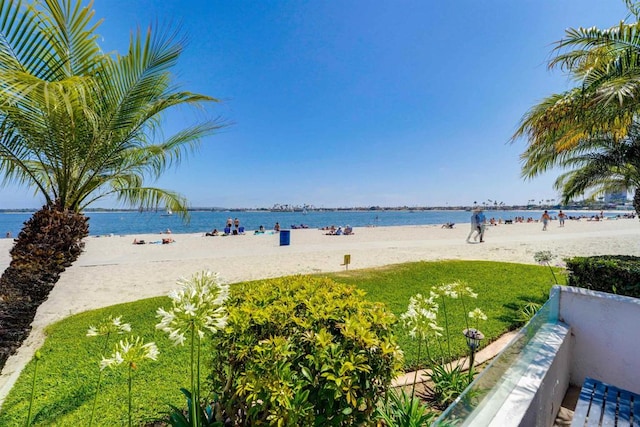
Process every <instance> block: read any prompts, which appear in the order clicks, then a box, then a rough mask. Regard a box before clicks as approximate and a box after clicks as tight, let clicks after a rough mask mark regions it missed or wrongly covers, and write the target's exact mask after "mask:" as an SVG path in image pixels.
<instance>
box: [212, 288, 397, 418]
mask: <svg viewBox="0 0 640 427" xmlns="http://www.w3.org/2000/svg"><path fill="white" fill-rule="evenodd" d="M227 309H228V311H229V318H228V324H227V327H226V329H225V331H224V333H219V334H216V335H215V337H214V341H213V348H214V349H215V350H214V353H215V356H217V357H214V364H213V376H212V380H213V384H214V392H215V394H216V395H217V396H218V399H219V400H218V402H219V404H220V405H221V406H223V407H224V412H225V413H226V414H227V416H228V417H231V418H235V417H236V416H237V415H238V414H241V416H240V418H241V419H240V420H237V419H236V420H233V421H235V422H238V421H241V422H243V423H245V424H246V425H278V426H349V425H363V424H371V422H372V419H373V416H374V411H375V408H376V405H377V403H378V401H379V399H380V398H381V397H382V396H383V394H384V392H385V391H386V389H387V387H388V386H389V384H390V382H391V380H392V379H393V378H394V377H395V376H396V375H397V374H398V373H399V370H400V368H401V367H402V353H401V351H400V350H399V348H398V346H397V344H396V342H395V339H394V337H393V332H392V326H393V324H394V323H395V322H396V320H395V316H394V315H393V314H392V313H391V312H389V311H387V310H386V309H385V308H384V306H383V305H382V304H380V303H372V302H369V301H366V300H365V299H364V292H363V291H362V290H358V289H356V288H354V287H351V286H347V285H343V284H339V283H337V282H334V281H333V280H331V279H328V278H314V277H305V276H294V277H285V278H281V279H272V280H268V281H260V282H254V283H250V284H246V285H244V286H243V287H242V289H236V290H235V292H233V294H232V296H231V298H230V300H229V301H228V303H227Z"/></svg>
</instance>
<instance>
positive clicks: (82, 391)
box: [32, 386, 95, 425]
mask: <svg viewBox="0 0 640 427" xmlns="http://www.w3.org/2000/svg"><path fill="white" fill-rule="evenodd" d="M94 393H95V388H93V387H91V386H83V387H81V388H78V389H75V390H72V392H71V393H70V394H67V395H66V396H63V397H62V398H61V399H59V400H57V401H54V402H50V403H48V404H46V405H44V406H43V407H39V408H38V407H37V406H36V405H37V402H36V403H35V404H34V406H36V408H37V412H36V413H35V416H34V417H33V420H32V424H34V425H37V424H40V423H46V422H47V421H49V420H55V419H59V418H62V417H63V416H65V415H66V414H68V413H72V412H75V411H76V410H77V409H78V408H79V407H80V406H82V405H84V404H85V403H87V401H89V402H90V401H92V399H93V396H94ZM87 419H88V417H87ZM42 425H44V424H42Z"/></svg>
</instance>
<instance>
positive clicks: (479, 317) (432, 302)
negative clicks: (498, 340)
mask: <svg viewBox="0 0 640 427" xmlns="http://www.w3.org/2000/svg"><path fill="white" fill-rule="evenodd" d="M477 297H478V294H476V293H475V292H474V291H473V289H471V288H470V287H469V286H467V284H466V283H464V282H459V281H458V282H452V283H447V284H442V285H440V286H438V287H436V288H435V291H431V292H430V294H429V297H428V298H426V297H424V296H422V295H421V294H416V295H414V296H413V297H411V298H410V299H409V306H408V308H407V311H406V312H405V313H403V314H402V315H401V316H400V318H401V319H402V321H403V324H404V326H405V327H406V328H407V329H409V335H410V336H411V337H413V338H415V339H417V340H418V359H420V357H421V351H422V347H423V345H424V347H425V350H426V356H427V364H428V365H429V366H430V368H431V374H430V380H431V382H432V383H433V388H432V389H430V388H429V387H427V394H428V396H427V399H428V400H429V401H431V402H433V403H434V404H435V405H436V406H439V407H441V408H444V407H446V406H448V405H449V404H450V403H451V402H453V400H455V398H456V397H457V396H458V395H460V393H461V392H462V391H463V390H464V389H465V388H466V387H467V385H469V383H470V382H471V381H472V380H473V357H474V354H475V352H476V350H477V349H478V342H477V341H475V342H473V341H472V340H468V341H467V345H468V347H469V350H470V356H471V363H470V365H471V366H470V368H469V373H468V374H467V375H465V374H463V371H462V366H463V364H462V363H458V364H450V365H447V364H446V362H449V361H451V360H452V353H451V345H450V341H451V339H454V338H455V337H461V338H460V339H462V334H459V333H458V332H457V331H454V335H453V336H452V335H451V334H450V331H449V317H448V312H447V304H450V303H451V301H450V300H457V301H459V302H460V304H461V305H462V308H463V313H465V324H466V327H467V328H466V329H465V330H464V333H465V336H467V337H473V338H478V339H481V337H483V335H482V333H481V332H480V331H478V330H477V327H478V324H479V322H480V321H483V320H487V316H486V315H485V314H484V313H483V312H482V310H480V309H479V308H475V309H473V310H472V311H469V312H468V314H467V308H466V300H467V299H469V298H473V299H475V298H477ZM441 308H442V311H441V313H442V320H443V321H444V326H440V324H439V323H438V321H439V319H438V316H439V313H440V309H441ZM469 319H471V320H472V321H473V322H474V325H473V326H474V328H471V325H470V324H469ZM461 332H462V331H461ZM445 349H446V351H445ZM416 380H417V371H416V377H415V378H414V387H413V388H412V392H411V399H413V395H414V392H415V382H416Z"/></svg>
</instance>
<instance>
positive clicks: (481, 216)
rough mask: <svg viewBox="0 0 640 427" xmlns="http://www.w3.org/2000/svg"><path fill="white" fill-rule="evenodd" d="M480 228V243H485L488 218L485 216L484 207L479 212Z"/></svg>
mask: <svg viewBox="0 0 640 427" xmlns="http://www.w3.org/2000/svg"><path fill="white" fill-rule="evenodd" d="M478 228H479V229H480V243H484V231H485V230H486V228H487V218H485V216H484V212H482V209H480V210H479V212H478Z"/></svg>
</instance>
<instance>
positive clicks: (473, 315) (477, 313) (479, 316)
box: [469, 308, 487, 320]
mask: <svg viewBox="0 0 640 427" xmlns="http://www.w3.org/2000/svg"><path fill="white" fill-rule="evenodd" d="M469 318H470V319H476V320H487V315H486V314H484V313H483V312H482V310H480V309H479V308H476V309H474V310H473V311H470V312H469Z"/></svg>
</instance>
